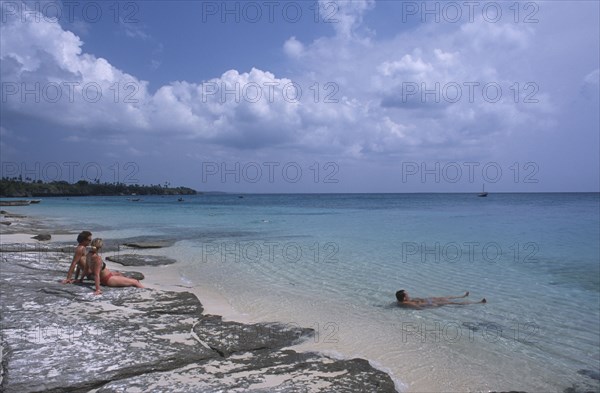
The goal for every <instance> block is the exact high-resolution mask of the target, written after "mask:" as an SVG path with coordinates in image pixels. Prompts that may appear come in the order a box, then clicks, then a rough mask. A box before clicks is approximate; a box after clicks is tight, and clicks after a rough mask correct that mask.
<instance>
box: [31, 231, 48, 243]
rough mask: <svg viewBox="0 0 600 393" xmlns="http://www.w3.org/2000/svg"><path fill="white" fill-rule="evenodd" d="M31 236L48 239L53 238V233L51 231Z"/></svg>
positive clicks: (43, 239)
mask: <svg viewBox="0 0 600 393" xmlns="http://www.w3.org/2000/svg"><path fill="white" fill-rule="evenodd" d="M31 238H32V239H35V240H40V241H48V240H50V239H52V235H51V234H49V233H40V234H39V235H35V236H32V237H31Z"/></svg>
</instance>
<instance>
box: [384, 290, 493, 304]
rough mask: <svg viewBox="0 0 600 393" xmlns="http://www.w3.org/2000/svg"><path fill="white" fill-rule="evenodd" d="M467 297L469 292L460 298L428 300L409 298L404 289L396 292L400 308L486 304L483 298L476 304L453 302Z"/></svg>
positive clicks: (449, 297)
mask: <svg viewBox="0 0 600 393" xmlns="http://www.w3.org/2000/svg"><path fill="white" fill-rule="evenodd" d="M467 296H469V292H465V294H464V295H462V296H446V297H429V298H424V299H422V298H418V297H415V298H411V297H409V296H408V292H407V291H405V290H404V289H401V290H399V291H398V292H396V299H398V304H399V305H400V306H401V307H409V308H415V309H422V308H425V307H440V306H451V305H455V306H460V305H466V304H481V303H487V300H485V298H483V299H481V300H480V301H478V302H468V301H467V302H456V301H453V300H454V299H462V298H465V297H467Z"/></svg>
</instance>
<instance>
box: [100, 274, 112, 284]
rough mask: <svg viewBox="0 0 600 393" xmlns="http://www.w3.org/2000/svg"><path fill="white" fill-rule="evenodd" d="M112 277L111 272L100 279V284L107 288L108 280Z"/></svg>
mask: <svg viewBox="0 0 600 393" xmlns="http://www.w3.org/2000/svg"><path fill="white" fill-rule="evenodd" d="M112 276H113V274H112V272H109V273H108V274H107V275H106V276H104V277H100V284H102V285H105V286H108V280H110V278H111V277H112Z"/></svg>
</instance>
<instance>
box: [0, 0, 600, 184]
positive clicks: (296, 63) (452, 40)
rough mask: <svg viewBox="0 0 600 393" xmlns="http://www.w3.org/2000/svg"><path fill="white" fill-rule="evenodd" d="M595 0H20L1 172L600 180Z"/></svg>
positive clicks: (257, 179) (12, 24)
mask: <svg viewBox="0 0 600 393" xmlns="http://www.w3.org/2000/svg"><path fill="white" fill-rule="evenodd" d="M599 13H600V11H599V3H598V2H596V1H581V2H577V1H568V2H567V1H548V2H542V1H540V2H531V1H523V2H517V1H508V2H486V1H482V2H475V3H469V2H435V1H430V2H421V1H418V2H414V1H377V2H376V1H370V0H360V1H359V0H357V1H328V0H324V1H319V2H315V1H256V2H236V1H228V2H222V1H169V2H163V1H144V2H133V1H122V2H117V3H116V2H95V1H80V2H56V1H28V2H21V1H2V24H1V35H0V40H1V41H0V44H1V45H0V62H1V63H0V65H1V74H0V77H1V82H2V102H1V103H2V106H1V113H0V115H1V117H2V120H1V125H0V132H1V133H0V137H1V140H0V153H1V155H2V158H1V161H2V176H9V177H12V176H15V175H17V176H18V175H22V176H23V177H29V178H31V179H33V180H37V179H41V180H45V181H49V180H55V179H62V180H67V181H77V180H80V179H84V180H94V179H99V180H100V181H107V182H113V181H121V182H140V183H145V184H164V183H165V182H169V183H170V184H171V185H184V186H189V187H193V188H195V189H197V190H201V191H213V190H220V191H231V192H476V191H478V190H480V189H481V187H482V185H483V184H485V185H486V189H487V190H489V191H492V192H511V191H514V192H545V191H596V192H597V191H599V190H600V184H599V182H600V161H599V150H600V142H599V134H600V129H599V128H600V126H599V109H598V108H599V98H598V96H599V78H600V77H599V57H600V54H599V48H600V42H599V37H600V32H599V26H600V21H599Z"/></svg>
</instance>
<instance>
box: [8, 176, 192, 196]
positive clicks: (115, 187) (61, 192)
mask: <svg viewBox="0 0 600 393" xmlns="http://www.w3.org/2000/svg"><path fill="white" fill-rule="evenodd" d="M132 194H135V195H195V194H198V191H196V190H194V189H192V188H188V187H169V186H168V185H160V184H157V185H140V184H124V183H90V182H88V181H85V180H80V181H78V182H77V183H69V182H66V181H54V182H49V183H44V182H42V181H41V180H38V181H36V182H26V181H23V180H20V179H18V178H17V179H9V178H2V179H0V197H17V198H22V197H43V196H46V197H51V196H113V195H132Z"/></svg>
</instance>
